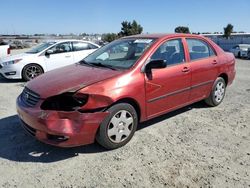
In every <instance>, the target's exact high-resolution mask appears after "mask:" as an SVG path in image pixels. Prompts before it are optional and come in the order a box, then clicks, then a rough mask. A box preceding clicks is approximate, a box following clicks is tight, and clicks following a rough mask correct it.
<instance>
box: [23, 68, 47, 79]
mask: <svg viewBox="0 0 250 188" xmlns="http://www.w3.org/2000/svg"><path fill="white" fill-rule="evenodd" d="M43 73H44V71H43V69H42V67H40V66H39V65H37V64H28V65H26V66H25V67H24V68H23V71H22V77H23V79H24V80H25V81H30V80H32V79H33V78H35V77H37V76H39V75H41V74H43Z"/></svg>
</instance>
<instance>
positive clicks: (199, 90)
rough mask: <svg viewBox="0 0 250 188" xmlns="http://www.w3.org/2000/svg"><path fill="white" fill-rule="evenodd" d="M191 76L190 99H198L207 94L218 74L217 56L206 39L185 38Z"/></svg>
mask: <svg viewBox="0 0 250 188" xmlns="http://www.w3.org/2000/svg"><path fill="white" fill-rule="evenodd" d="M186 41H187V45H188V51H189V60H190V67H191V70H192V76H191V80H192V81H191V82H192V85H191V93H190V101H198V100H200V99H203V98H205V97H206V96H208V95H209V93H210V91H211V88H212V85H213V83H214V81H215V79H216V77H217V74H218V70H217V68H218V58H217V56H216V53H215V50H214V49H213V48H212V46H210V45H209V44H208V43H207V42H206V41H204V40H201V39H195V38H186Z"/></svg>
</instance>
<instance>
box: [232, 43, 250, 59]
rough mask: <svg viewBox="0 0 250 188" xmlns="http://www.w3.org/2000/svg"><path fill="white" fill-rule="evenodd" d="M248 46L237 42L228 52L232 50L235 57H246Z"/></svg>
mask: <svg viewBox="0 0 250 188" xmlns="http://www.w3.org/2000/svg"><path fill="white" fill-rule="evenodd" d="M249 48H250V44H238V45H236V46H234V47H233V48H231V49H230V52H232V53H233V54H234V56H235V57H238V58H247V57H248V49H249Z"/></svg>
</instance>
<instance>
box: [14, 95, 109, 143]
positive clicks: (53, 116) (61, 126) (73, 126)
mask: <svg viewBox="0 0 250 188" xmlns="http://www.w3.org/2000/svg"><path fill="white" fill-rule="evenodd" d="M16 106H17V113H18V116H19V118H20V120H21V123H22V126H23V127H24V129H25V130H26V131H27V132H28V133H30V134H31V135H32V136H34V137H36V138H37V139H38V140H40V141H42V142H44V143H47V144H51V145H55V146H60V147H73V146H79V145H86V144H90V143H93V142H94V141H95V136H96V132H97V130H98V128H99V125H100V124H101V122H102V121H103V120H104V119H105V117H106V116H107V115H108V114H109V113H108V112H93V113H81V112H78V111H73V112H63V111H49V110H41V109H40V107H39V106H40V104H38V105H37V106H38V107H27V106H25V105H24V104H23V103H22V101H21V99H20V96H19V97H18V98H17V104H16Z"/></svg>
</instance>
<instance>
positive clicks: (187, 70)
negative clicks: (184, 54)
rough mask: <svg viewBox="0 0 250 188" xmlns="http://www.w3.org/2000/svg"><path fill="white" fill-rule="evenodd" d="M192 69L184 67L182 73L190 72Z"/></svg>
mask: <svg viewBox="0 0 250 188" xmlns="http://www.w3.org/2000/svg"><path fill="white" fill-rule="evenodd" d="M189 71H190V69H189V68H188V67H183V69H182V72H189Z"/></svg>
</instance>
